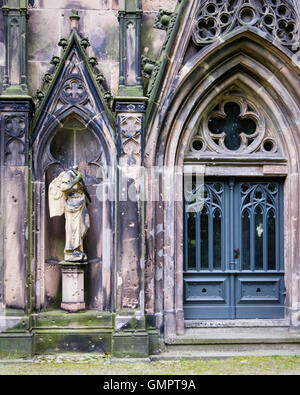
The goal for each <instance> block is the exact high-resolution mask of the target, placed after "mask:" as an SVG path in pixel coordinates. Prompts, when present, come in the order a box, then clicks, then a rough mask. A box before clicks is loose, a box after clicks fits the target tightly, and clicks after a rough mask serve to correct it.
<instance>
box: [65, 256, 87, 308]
mask: <svg viewBox="0 0 300 395" xmlns="http://www.w3.org/2000/svg"><path fill="white" fill-rule="evenodd" d="M86 264H87V262H79V263H72V262H66V261H63V262H60V265H61V273H62V302H61V308H62V309H63V310H66V311H69V312H72V313H76V312H77V311H80V310H84V309H85V301H84V267H83V266H84V265H86Z"/></svg>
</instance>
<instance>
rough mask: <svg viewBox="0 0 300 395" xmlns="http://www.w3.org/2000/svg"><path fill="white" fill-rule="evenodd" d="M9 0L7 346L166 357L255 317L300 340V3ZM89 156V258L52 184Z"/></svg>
mask: <svg viewBox="0 0 300 395" xmlns="http://www.w3.org/2000/svg"><path fill="white" fill-rule="evenodd" d="M0 5H1V9H2V12H1V13H0V76H1V84H0V130H1V140H0V160H1V167H0V169H1V177H0V202H1V204H0V218H1V221H0V353H1V354H2V353H4V354H5V355H6V354H10V353H11V354H13V355H27V356H28V355H33V354H41V353H51V352H60V351H64V352H66V351H84V352H98V353H99V352H101V353H102V352H106V353H108V354H112V355H114V356H117V357H124V356H138V357H147V356H149V355H153V354H156V353H159V352H160V351H161V350H163V349H164V348H165V347H167V346H168V345H172V344H173V345H174V344H175V345H176V344H178V345H184V344H197V341H199V343H201V334H200V332H199V333H198V335H197V329H199V330H200V329H201V328H207V327H211V328H214V327H215V326H219V327H221V328H223V327H224V328H225V327H227V328H228V327H229V328H230V327H237V326H239V325H240V326H242V327H243V328H244V329H245V328H246V329H247V328H253V327H256V326H257V327H260V328H262V329H266V328H270V327H276V328H277V327H280V328H284V330H285V331H286V334H291V336H290V337H289V335H286V336H285V341H286V343H293V342H294V343H293V344H294V347H295V350H296V349H297V350H298V349H299V344H300V341H299V335H300V279H299V268H300V266H299V265H300V232H299V230H300V222H299V210H300V203H299V202H300V200H299V191H300V173H299V166H300V79H299V71H300V11H299V2H298V0H226V1H219V0H193V1H187V0H178V1H177V0H161V1H156V0H143V1H142V0H91V1H84V0H63V1H56V0H51V1H50V0H28V1H26V0H2V1H0ZM75 165H77V166H78V168H79V171H80V172H81V173H82V175H83V179H84V181H85V185H86V188H87V191H88V194H89V196H90V197H91V201H90V202H87V203H88V204H87V209H88V213H89V217H90V228H89V230H88V232H87V235H86V237H85V239H84V249H85V252H86V254H87V258H88V261H87V262H85V264H84V265H83V264H78V265H75V266H72V265H70V264H69V265H68V264H67V265H66V264H65V262H64V264H62V262H63V260H64V258H63V251H64V240H65V222H64V217H63V216H62V217H58V216H56V217H53V218H52V217H50V214H49V186H50V183H51V182H52V181H53V180H54V179H55V177H57V176H58V175H59V174H60V172H62V171H63V170H66V169H70V168H72V167H73V166H75ZM68 306H69V307H68ZM189 333H194V336H193V339H192V340H191V339H190V341H191V343H189V342H188V334H189ZM266 333H267V329H266ZM197 336H198V340H197ZM266 337H267V335H266ZM292 339H293V340H292ZM295 339H296V340H295ZM213 340H214V339H212V344H213V343H214V341H213ZM274 342H275V341H274ZM279 342H284V341H283V340H282V339H281V340H280V339H279ZM227 343H228V342H227ZM207 347H208V349H209V344H208V346H207ZM297 347H298V348H297Z"/></svg>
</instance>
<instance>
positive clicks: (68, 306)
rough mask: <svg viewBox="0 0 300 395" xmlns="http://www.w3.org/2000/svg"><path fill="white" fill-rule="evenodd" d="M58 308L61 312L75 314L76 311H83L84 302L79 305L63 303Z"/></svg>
mask: <svg viewBox="0 0 300 395" xmlns="http://www.w3.org/2000/svg"><path fill="white" fill-rule="evenodd" d="M60 307H61V308H62V310H66V311H69V312H70V313H77V311H81V310H85V302H79V303H75V302H74V303H73V302H71V303H64V302H62V303H61V305H60Z"/></svg>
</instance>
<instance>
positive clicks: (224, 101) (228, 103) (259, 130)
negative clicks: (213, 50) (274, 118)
mask: <svg viewBox="0 0 300 395" xmlns="http://www.w3.org/2000/svg"><path fill="white" fill-rule="evenodd" d="M270 123H271V122H270V120H269V119H268V118H267V116H266V114H265V112H264V111H263V109H262V108H261V107H260V106H259V105H257V104H256V103H255V101H254V100H251V99H249V98H248V97H245V95H243V94H227V95H225V96H223V97H222V98H221V99H220V100H219V101H218V102H217V104H216V102H214V104H213V107H211V108H210V109H208V111H207V112H206V114H204V116H203V118H202V119H201V122H200V124H199V126H198V128H197V130H196V132H195V134H194V135H193V137H192V139H191V142H190V145H189V148H188V152H187V154H188V155H196V156H197V155H200V154H201V156H202V155H204V156H205V155H206V154H208V155H209V154H210V153H214V152H216V153H218V154H223V155H227V156H228V155H230V156H231V155H235V154H245V155H248V154H254V153H256V154H263V155H270V154H277V153H279V149H278V144H277V142H276V140H275V139H274V137H273V136H272V132H271V129H272V127H270Z"/></svg>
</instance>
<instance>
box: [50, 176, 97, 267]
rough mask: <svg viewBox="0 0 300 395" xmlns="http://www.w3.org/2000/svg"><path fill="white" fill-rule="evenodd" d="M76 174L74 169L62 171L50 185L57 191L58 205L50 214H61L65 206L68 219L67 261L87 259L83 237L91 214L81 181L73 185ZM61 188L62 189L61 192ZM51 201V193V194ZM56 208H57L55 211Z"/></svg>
mask: <svg viewBox="0 0 300 395" xmlns="http://www.w3.org/2000/svg"><path fill="white" fill-rule="evenodd" d="M75 179H76V175H75V173H74V172H73V171H72V170H69V171H66V172H63V173H61V174H60V175H59V176H58V177H57V178H56V179H55V180H54V181H53V182H52V183H51V184H53V185H50V192H51V191H55V193H56V195H55V196H56V199H55V200H56V206H55V208H54V209H53V208H52V210H51V204H50V216H51V217H52V216H54V215H61V214H62V212H61V207H62V205H63V206H64V214H65V219H66V226H65V229H66V242H65V251H64V253H65V256H64V259H65V261H71V262H76V261H83V260H86V259H87V257H86V254H85V253H84V252H83V238H84V236H85V234H86V232H87V230H88V229H89V226H90V220H89V214H88V211H87V208H86V205H85V194H84V190H83V187H82V184H81V182H78V183H77V184H75V185H73V183H74V181H75ZM59 190H60V191H61V192H60V193H59ZM53 196H54V194H53ZM49 203H50V194H49ZM55 209H56V210H57V211H56V212H55Z"/></svg>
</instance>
